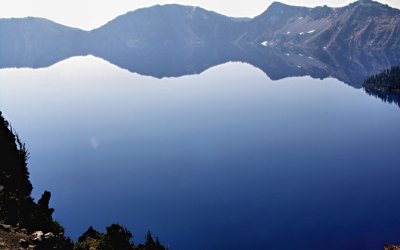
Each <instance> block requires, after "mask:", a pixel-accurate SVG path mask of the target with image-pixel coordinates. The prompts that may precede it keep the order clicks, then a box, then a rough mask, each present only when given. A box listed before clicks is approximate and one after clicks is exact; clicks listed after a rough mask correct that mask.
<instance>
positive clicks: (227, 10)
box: [0, 0, 400, 30]
mask: <svg viewBox="0 0 400 250" xmlns="http://www.w3.org/2000/svg"><path fill="white" fill-rule="evenodd" d="M278 1H279V0H278ZM354 1H355V0H281V1H280V2H283V3H286V4H291V5H301V6H309V7H314V6H321V5H325V4H326V5H328V6H332V7H337V6H344V5H347V4H349V3H351V2H354ZM272 2H273V0H247V1H232V0H0V3H1V4H0V18H9V17H26V16H35V17H44V18H47V19H51V20H53V21H55V22H58V23H61V24H64V25H67V26H72V27H77V28H82V29H86V30H90V29H93V28H97V27H99V26H101V25H103V24H104V23H106V22H107V21H110V20H111V19H113V18H115V17H117V16H119V15H121V14H125V13H126V12H128V11H131V10H135V9H138V8H141V7H148V6H152V5H155V4H167V3H178V4H184V5H192V6H199V7H202V8H205V9H208V10H212V11H215V12H218V13H221V14H225V15H228V16H235V17H254V16H256V15H259V14H260V13H262V12H264V10H266V8H267V7H268V6H269V5H270V4H271V3H272ZM379 2H381V3H385V4H388V5H390V6H392V7H395V8H399V9H400V0H379Z"/></svg>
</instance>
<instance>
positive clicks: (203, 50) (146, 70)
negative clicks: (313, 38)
mask: <svg viewBox="0 0 400 250" xmlns="http://www.w3.org/2000/svg"><path fill="white" fill-rule="evenodd" d="M37 47H41V46H40V45H37ZM37 51H40V53H37ZM83 52H84V51H82V48H78V49H77V50H74V49H73V48H68V49H64V50H60V51H54V50H53V48H50V49H49V51H48V52H46V48H45V47H44V48H40V49H39V50H36V49H24V50H10V51H7V52H6V53H7V54H6V55H7V56H6V57H1V58H0V68H13V67H28V68H44V67H49V66H51V65H53V64H55V63H57V62H59V61H62V60H65V59H68V58H70V57H73V56H81V55H89V54H90V55H94V56H96V57H99V58H102V59H104V60H106V61H108V62H110V63H112V64H114V65H116V66H118V67H120V68H124V69H127V70H129V71H130V72H134V73H138V74H140V75H146V76H152V77H156V78H164V77H180V76H185V75H193V74H200V73H201V72H203V71H205V70H207V69H209V68H211V67H214V66H217V65H220V64H224V63H227V62H244V63H248V64H250V65H252V66H254V67H256V68H259V69H260V70H262V71H263V72H265V74H266V75H267V76H268V77H269V78H271V79H272V80H279V79H283V78H286V77H295V76H298V77H300V76H311V77H313V78H319V79H323V78H326V77H333V78H336V79H338V80H340V81H343V82H345V83H347V84H349V85H351V86H353V87H356V88H360V87H361V85H362V82H363V81H364V79H365V78H367V77H368V76H370V75H373V74H377V73H379V72H381V71H382V70H384V69H386V68H390V67H391V66H393V65H398V64H400V59H399V58H400V51H398V50H391V51H388V52H385V51H362V50H359V51H355V52H354V53H353V54H351V55H343V54H340V53H339V54H336V53H330V52H329V51H319V52H313V53H311V52H310V51H308V50H305V49H302V50H301V49H288V48H279V47H265V46H262V45H250V44H233V43H229V44H226V43H212V44H202V43H200V44H191V45H186V46H181V45H178V44H177V45H171V44H165V45H147V46H143V45H136V46H131V47H126V46H122V47H113V48H104V47H92V48H90V49H89V48H87V49H86V51H85V53H83ZM42 54H48V55H49V56H42Z"/></svg>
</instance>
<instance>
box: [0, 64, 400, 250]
mask: <svg viewBox="0 0 400 250" xmlns="http://www.w3.org/2000/svg"><path fill="white" fill-rule="evenodd" d="M0 109H1V110H2V111H3V112H4V113H5V115H6V117H7V119H8V120H10V121H11V122H12V124H13V127H14V128H15V129H16V130H17V131H18V133H19V134H20V136H21V137H22V138H23V139H24V141H25V142H26V143H27V146H28V148H29V151H30V153H31V158H30V172H31V180H32V182H33V185H34V187H35V189H34V195H35V196H36V197H37V196H39V195H40V194H41V192H43V190H45V189H48V190H51V191H52V193H53V197H52V204H51V205H52V206H54V207H55V208H56V212H55V217H56V219H57V220H59V221H61V223H62V224H63V225H65V226H66V228H67V233H68V234H69V235H72V236H73V237H76V236H77V235H78V234H80V233H82V232H83V231H84V230H85V229H86V228H87V227H88V226H89V225H93V226H95V227H96V228H98V229H99V230H100V229H103V228H104V227H105V225H107V224H110V223H112V222H122V223H124V224H125V225H126V226H127V227H128V228H130V229H131V230H132V231H133V232H135V233H136V238H135V239H136V241H137V242H138V241H142V238H143V237H144V234H145V232H146V230H147V229H151V230H152V231H153V232H154V233H155V234H156V235H158V236H160V237H161V241H162V242H165V243H168V244H170V245H171V249H178V250H179V249H291V248H294V247H296V248H299V249H321V248H324V249H354V248H356V246H357V247H359V248H362V249H376V248H382V246H383V244H384V243H386V242H396V241H397V240H398V232H399V230H400V228H399V225H400V224H399V221H400V215H399V213H398V211H399V209H400V202H399V199H398V197H399V192H398V188H397V181H398V178H399V176H400V170H399V169H398V165H399V164H398V163H399V160H398V155H399V153H400V152H399V148H400V147H399V146H400V140H399V139H400V135H399V134H398V133H397V131H398V124H400V113H399V110H398V107H396V106H395V105H389V104H385V103H382V102H381V101H380V100H378V99H375V98H371V97H370V96H368V95H366V94H365V93H364V92H363V90H357V89H354V88H351V87H349V86H347V85H344V84H343V83H341V82H339V81H337V80H334V79H326V80H323V81H321V80H315V79H311V78H310V77H304V78H287V79H284V80H279V81H271V80H269V79H268V77H267V76H266V75H265V74H264V73H263V72H262V71H260V70H259V69H256V68H254V67H252V66H250V65H247V64H241V63H228V64H224V65H221V66H218V67H215V68H211V69H209V70H207V71H206V72H204V73H202V74H201V75H197V76H185V77H180V78H167V79H163V80H158V79H155V78H151V77H145V76H140V75H137V74H132V73H130V72H128V71H126V70H121V69H119V68H117V67H115V66H113V65H110V64H108V63H105V62H104V61H102V60H100V59H96V58H93V57H80V58H73V59H70V60H67V61H64V62H61V63H59V64H57V65H54V66H53V67H51V68H47V69H39V70H30V69H21V70H16V69H3V70H1V71H0Z"/></svg>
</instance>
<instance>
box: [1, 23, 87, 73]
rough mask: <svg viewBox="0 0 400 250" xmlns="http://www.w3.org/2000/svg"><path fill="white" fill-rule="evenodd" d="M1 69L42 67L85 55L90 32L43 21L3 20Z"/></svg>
mask: <svg viewBox="0 0 400 250" xmlns="http://www.w3.org/2000/svg"><path fill="white" fill-rule="evenodd" d="M0 34H1V35H0V44H1V46H0V67H1V68H21V67H29V68H43V67H48V66H50V65H52V64H54V63H57V62H59V61H62V60H65V59H66V58H69V57H72V56H76V55H84V54H85V53H84V51H85V50H86V49H85V48H84V47H85V46H86V45H85V42H84V41H85V39H86V38H87V37H86V36H87V33H86V32H85V31H82V30H79V29H75V28H70V27H66V26H63V25H60V24H57V23H54V22H52V21H49V20H46V19H42V18H33V17H28V18H12V19H0Z"/></svg>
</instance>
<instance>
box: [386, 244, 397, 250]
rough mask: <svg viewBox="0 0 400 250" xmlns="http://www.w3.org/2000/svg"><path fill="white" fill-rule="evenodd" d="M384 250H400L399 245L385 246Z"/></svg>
mask: <svg viewBox="0 0 400 250" xmlns="http://www.w3.org/2000/svg"><path fill="white" fill-rule="evenodd" d="M385 250H400V245H391V244H386V245H385Z"/></svg>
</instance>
